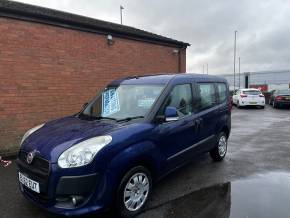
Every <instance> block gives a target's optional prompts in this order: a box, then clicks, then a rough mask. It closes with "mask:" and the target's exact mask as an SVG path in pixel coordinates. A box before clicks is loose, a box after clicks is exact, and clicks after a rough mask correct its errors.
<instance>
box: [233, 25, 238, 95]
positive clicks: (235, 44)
mask: <svg viewBox="0 0 290 218" xmlns="http://www.w3.org/2000/svg"><path fill="white" fill-rule="evenodd" d="M237 32H238V31H237V30H235V42H234V90H235V89H236V49H237Z"/></svg>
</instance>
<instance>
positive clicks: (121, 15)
mask: <svg viewBox="0 0 290 218" xmlns="http://www.w3.org/2000/svg"><path fill="white" fill-rule="evenodd" d="M123 9H124V7H123V6H122V5H120V17H121V25H123Z"/></svg>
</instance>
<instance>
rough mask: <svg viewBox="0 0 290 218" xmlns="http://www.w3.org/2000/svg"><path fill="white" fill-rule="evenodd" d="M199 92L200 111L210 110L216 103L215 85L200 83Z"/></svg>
mask: <svg viewBox="0 0 290 218" xmlns="http://www.w3.org/2000/svg"><path fill="white" fill-rule="evenodd" d="M197 91H198V96H199V99H200V100H199V102H198V110H204V109H207V108H210V107H212V106H214V105H215V103H216V95H215V88H214V83H198V84H197Z"/></svg>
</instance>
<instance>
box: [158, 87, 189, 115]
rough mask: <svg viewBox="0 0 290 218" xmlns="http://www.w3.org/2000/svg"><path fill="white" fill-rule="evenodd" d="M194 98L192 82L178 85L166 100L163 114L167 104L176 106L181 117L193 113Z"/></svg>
mask: <svg viewBox="0 0 290 218" xmlns="http://www.w3.org/2000/svg"><path fill="white" fill-rule="evenodd" d="M192 99H193V98H192V91H191V85H190V84H183V85H176V86H175V87H174V88H173V90H172V91H171V93H170V94H169V96H168V97H167V98H166V100H165V104H164V105H163V107H162V110H161V111H162V114H164V110H165V108H166V107H167V106H171V107H175V108H176V109H177V112H178V116H179V117H184V116H186V115H189V114H192Z"/></svg>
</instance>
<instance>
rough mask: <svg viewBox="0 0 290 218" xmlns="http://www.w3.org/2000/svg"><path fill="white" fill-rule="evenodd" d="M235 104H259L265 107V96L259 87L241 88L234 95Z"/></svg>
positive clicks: (241, 105) (240, 105)
mask: <svg viewBox="0 0 290 218" xmlns="http://www.w3.org/2000/svg"><path fill="white" fill-rule="evenodd" d="M233 104H234V105H236V106H237V107H238V108H240V107H243V106H259V107H261V108H265V96H264V95H263V94H262V92H261V91H260V90H259V89H239V90H237V91H236V92H235V93H234V95H233Z"/></svg>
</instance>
